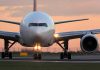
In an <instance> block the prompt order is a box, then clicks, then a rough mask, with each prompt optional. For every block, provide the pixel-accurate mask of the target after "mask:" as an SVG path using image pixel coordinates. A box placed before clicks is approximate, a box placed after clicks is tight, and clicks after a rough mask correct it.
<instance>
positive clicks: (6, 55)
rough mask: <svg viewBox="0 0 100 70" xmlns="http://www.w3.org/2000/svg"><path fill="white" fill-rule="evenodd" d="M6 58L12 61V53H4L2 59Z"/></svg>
mask: <svg viewBox="0 0 100 70" xmlns="http://www.w3.org/2000/svg"><path fill="white" fill-rule="evenodd" d="M5 57H9V59H12V52H2V53H1V58H2V59H4V58H5Z"/></svg>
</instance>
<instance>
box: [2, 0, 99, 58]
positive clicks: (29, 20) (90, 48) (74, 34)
mask: <svg viewBox="0 0 100 70" xmlns="http://www.w3.org/2000/svg"><path fill="white" fill-rule="evenodd" d="M33 2H34V5H33V6H34V7H33V11H32V12H30V13H28V14H27V15H26V16H25V17H24V18H23V20H22V22H14V21H8V20H0V22H5V23H10V24H16V25H18V26H20V32H8V31H0V38H1V39H3V40H4V50H5V51H4V52H2V53H1V58H2V59H5V57H9V59H12V52H10V51H9V49H10V48H11V47H12V46H13V45H14V44H15V43H16V42H18V43H20V44H21V45H22V46H25V47H35V46H41V47H49V46H51V45H53V44H54V43H56V44H58V45H59V46H60V47H61V48H62V49H63V52H62V53H61V54H60V59H65V58H67V59H71V53H70V52H69V51H68V47H69V46H68V41H69V40H70V39H77V38H80V39H81V40H80V45H81V46H80V47H81V50H82V51H83V52H94V51H96V50H97V49H98V40H97V38H96V36H95V34H99V33H100V29H94V30H83V31H71V32H60V33H55V25H58V24H63V23H70V22H77V21H83V20H88V19H77V20H65V21H58V22H54V21H53V19H52V18H51V16H49V15H48V14H47V13H44V12H41V11H37V4H36V3H37V0H33ZM40 57H41V54H35V55H34V58H36V59H41V58H40Z"/></svg>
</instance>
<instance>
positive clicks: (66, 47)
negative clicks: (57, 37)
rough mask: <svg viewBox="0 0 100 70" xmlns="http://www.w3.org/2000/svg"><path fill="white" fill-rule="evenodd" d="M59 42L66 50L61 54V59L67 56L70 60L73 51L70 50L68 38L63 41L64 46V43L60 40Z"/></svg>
mask: <svg viewBox="0 0 100 70" xmlns="http://www.w3.org/2000/svg"><path fill="white" fill-rule="evenodd" d="M57 44H58V45H59V46H60V47H61V48H62V49H63V51H64V52H62V53H61V54H60V59H65V58H67V59H68V60H70V59H71V53H70V52H68V40H65V41H64V42H63V45H64V46H62V44H60V43H59V42H57Z"/></svg>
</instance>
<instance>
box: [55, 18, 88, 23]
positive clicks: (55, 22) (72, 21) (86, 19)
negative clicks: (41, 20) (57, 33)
mask: <svg viewBox="0 0 100 70" xmlns="http://www.w3.org/2000/svg"><path fill="white" fill-rule="evenodd" d="M84 20H89V19H88V18H87V19H77V20H67V21H58V22H55V24H62V23H69V22H76V21H84Z"/></svg>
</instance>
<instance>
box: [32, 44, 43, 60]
mask: <svg viewBox="0 0 100 70" xmlns="http://www.w3.org/2000/svg"><path fill="white" fill-rule="evenodd" d="M34 51H35V52H34V54H33V59H34V60H41V59H42V55H41V46H40V44H36V46H35V47H34Z"/></svg>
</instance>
